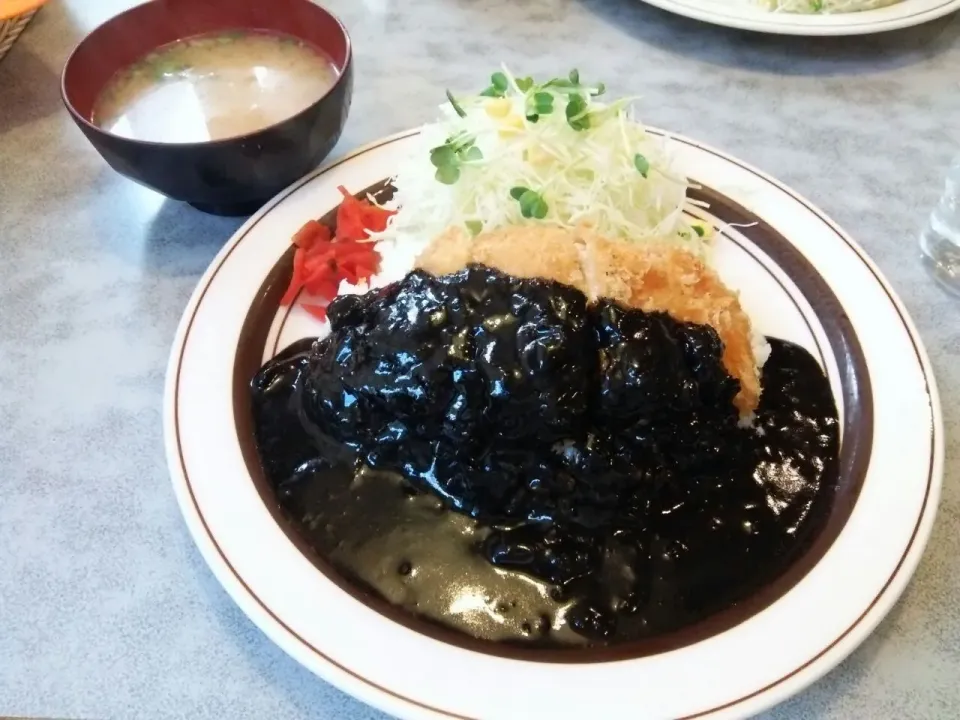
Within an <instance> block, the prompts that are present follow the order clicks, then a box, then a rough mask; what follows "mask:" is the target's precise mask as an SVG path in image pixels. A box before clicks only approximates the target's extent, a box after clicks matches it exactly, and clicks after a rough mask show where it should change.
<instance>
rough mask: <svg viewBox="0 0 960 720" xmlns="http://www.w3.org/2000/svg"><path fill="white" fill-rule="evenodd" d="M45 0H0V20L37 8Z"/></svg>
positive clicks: (24, 13)
mask: <svg viewBox="0 0 960 720" xmlns="http://www.w3.org/2000/svg"><path fill="white" fill-rule="evenodd" d="M45 2H46V0H0V20H9V19H10V18H14V17H17V16H18V15H26V14H27V13H29V12H33V11H34V10H37V9H38V8H39V7H40V6H41V5H43V4H44V3H45Z"/></svg>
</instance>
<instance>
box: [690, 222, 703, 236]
mask: <svg viewBox="0 0 960 720" xmlns="http://www.w3.org/2000/svg"><path fill="white" fill-rule="evenodd" d="M690 227H692V228H693V231H694V232H695V233H696V234H697V235H698V236H699V237H703V235H704V230H703V228H702V227H700V226H699V225H691V226H690Z"/></svg>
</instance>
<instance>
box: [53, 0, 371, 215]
mask: <svg viewBox="0 0 960 720" xmlns="http://www.w3.org/2000/svg"><path fill="white" fill-rule="evenodd" d="M229 30H262V31H274V32H279V33H283V34H286V35H291V36H293V37H296V38H298V39H300V40H302V41H304V42H305V43H308V44H310V45H312V46H313V47H315V48H317V49H319V50H321V51H323V52H324V53H326V55H327V56H329V58H330V60H331V61H332V62H333V64H334V66H335V68H336V69H337V72H338V74H339V78H338V80H337V81H336V82H335V84H334V85H333V87H331V88H330V89H329V90H328V91H327V93H326V94H325V95H323V96H322V97H319V98H317V100H316V101H315V102H313V104H311V105H310V106H309V107H307V108H306V109H305V110H303V111H301V112H300V113H298V114H297V115H294V116H293V117H290V118H288V119H286V120H283V121H281V122H278V123H276V124H274V125H271V126H269V127H266V128H264V129H263V130H258V131H256V132H253V133H249V134H246V135H240V136H236V137H231V138H226V139H223V140H210V141H203V142H192V143H164V142H147V141H143V140H132V139H130V138H126V137H121V136H119V135H115V134H113V133H110V132H107V131H106V130H104V129H102V128H99V127H97V126H96V125H94V124H93V122H92V121H91V118H92V115H93V109H94V103H95V102H96V100H97V98H98V97H99V95H100V93H101V92H102V91H103V89H104V87H105V86H106V85H107V83H108V82H109V81H110V79H111V78H112V77H113V76H114V75H115V74H116V73H117V72H118V71H119V70H121V69H123V68H125V67H127V66H129V65H131V64H133V63H134V62H136V61H137V60H139V59H141V58H142V57H144V56H145V55H147V54H148V53H150V52H152V51H153V50H156V49H157V48H159V47H161V46H163V45H167V44H169V43H172V42H175V41H177V40H182V39H185V38H189V37H193V36H196V35H203V34H206V33H213V32H218V31H229ZM352 89H353V63H352V51H351V44H350V37H349V35H348V34H347V30H346V28H344V26H343V24H342V23H341V22H340V21H339V20H338V19H337V18H336V17H335V16H334V15H332V14H331V13H330V12H328V11H327V10H325V9H323V8H322V7H320V6H318V5H314V4H313V3H312V2H309V0H272V2H263V0H202V2H198V1H197V0H152V2H148V3H146V4H144V5H139V6H137V7H134V8H132V9H131V10H128V11H126V12H124V13H122V14H120V15H117V16H116V17H114V18H112V19H110V20H108V21H107V22H105V23H104V24H103V25H101V26H100V27H98V28H97V29H96V30H94V31H93V32H91V33H90V34H89V35H88V36H87V37H86V38H84V39H83V40H82V41H81V42H80V44H79V45H78V46H77V47H76V49H74V51H73V53H72V54H71V55H70V57H69V59H68V60H67V63H66V65H65V66H64V68H63V76H62V79H61V93H62V96H63V102H64V104H65V105H66V107H67V110H68V111H69V112H70V115H71V116H72V117H73V120H74V122H76V123H77V126H78V127H79V128H80V130H81V131H83V134H84V135H86V136H87V139H89V140H90V142H91V143H92V144H93V146H94V147H95V148H96V149H97V152H99V153H100V155H102V156H103V159H104V160H106V161H107V163H108V164H109V165H110V166H111V167H112V168H113V169H114V170H116V171H117V172H119V173H120V174H121V175H125V176H126V177H128V178H130V179H131V180H134V181H136V182H138V183H140V184H142V185H146V186H147V187H149V188H151V189H153V190H156V191H157V192H159V193H162V194H164V195H166V196H168V197H171V198H174V199H175V200H182V201H184V202H187V203H190V204H191V205H193V206H194V207H196V208H197V209H199V210H202V211H204V212H210V213H215V214H218V215H247V214H250V213H252V212H254V211H255V210H256V209H257V208H259V207H260V206H261V205H262V204H263V203H265V202H266V201H267V200H269V199H270V198H271V197H273V196H274V195H275V194H276V193H278V192H279V191H280V190H282V189H283V188H284V187H286V186H287V185H289V184H290V183H292V182H293V181H294V180H296V179H298V178H300V177H302V176H303V175H305V174H306V173H308V172H309V171H310V170H312V169H313V168H314V167H316V166H317V165H318V164H319V163H320V162H321V161H322V160H323V159H324V158H325V157H326V156H327V155H328V154H329V153H330V151H331V150H332V149H333V146H334V145H336V143H337V140H338V139H339V138H340V133H341V132H342V130H343V125H344V123H345V122H346V119H347V113H348V111H349V109H350V98H351V94H352Z"/></svg>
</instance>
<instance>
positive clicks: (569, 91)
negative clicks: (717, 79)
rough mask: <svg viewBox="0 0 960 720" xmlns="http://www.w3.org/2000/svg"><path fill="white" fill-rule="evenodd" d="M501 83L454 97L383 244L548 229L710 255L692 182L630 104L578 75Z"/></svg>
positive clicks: (430, 132) (405, 173) (425, 135)
mask: <svg viewBox="0 0 960 720" xmlns="http://www.w3.org/2000/svg"><path fill="white" fill-rule="evenodd" d="M491 80H492V81H493V85H491V87H490V88H488V89H487V90H486V91H484V92H485V94H479V95H472V96H463V97H456V98H454V97H453V96H449V97H450V102H447V103H445V104H444V105H442V106H441V107H440V114H441V116H440V119H439V120H438V121H437V122H434V123H431V124H428V125H426V126H424V127H423V128H422V130H421V132H420V135H419V140H418V142H417V143H416V148H415V150H414V151H413V152H412V153H411V155H410V156H409V157H408V158H407V159H406V160H405V161H404V162H403V163H401V165H400V167H399V169H398V172H397V174H396V176H395V177H394V178H393V184H394V186H395V187H396V194H395V196H394V198H393V200H392V201H391V202H390V203H388V206H389V207H391V208H392V209H397V210H398V212H397V214H396V215H394V216H393V217H392V218H391V219H390V222H389V224H388V226H387V228H386V230H385V231H384V232H382V233H375V234H373V235H372V237H374V238H376V239H378V240H398V239H401V238H402V239H403V240H404V241H405V243H408V242H411V241H412V242H413V243H414V244H416V245H422V244H423V243H426V242H429V241H430V240H431V239H432V238H434V237H435V236H436V235H438V234H439V233H441V232H442V231H443V230H445V229H446V228H448V227H450V226H455V225H460V226H463V227H465V228H467V229H468V230H469V231H470V232H472V233H474V234H476V233H477V232H480V231H482V230H492V229H495V228H499V227H503V226H508V225H522V224H533V223H549V224H552V225H559V226H561V227H568V228H572V227H577V226H589V227H591V228H592V229H594V230H596V231H597V232H599V233H601V234H603V235H606V236H608V237H615V238H623V239H625V240H631V241H645V240H653V239H659V240H663V239H667V240H670V241H672V242H676V243H678V244H682V245H683V246H684V247H686V248H687V249H689V250H692V251H694V252H696V253H698V254H703V252H704V249H705V247H706V242H707V240H708V239H709V232H708V229H707V228H706V227H705V226H703V225H702V224H700V223H696V222H694V221H692V220H690V218H689V217H684V214H683V209H684V206H685V203H686V190H687V185H688V183H687V179H686V178H685V177H684V176H683V175H682V174H679V173H677V172H676V171H674V170H673V168H672V163H671V159H670V156H669V154H668V152H667V147H666V146H667V142H666V141H665V140H664V139H662V138H660V137H657V136H654V135H651V134H649V133H648V132H647V131H646V130H645V129H644V127H643V125H641V124H640V123H639V122H637V121H636V120H634V118H633V115H632V112H631V109H630V103H631V100H630V99H621V100H617V101H614V102H612V103H609V104H605V103H602V102H600V101H598V100H597V99H596V98H597V96H598V95H600V94H602V93H603V91H604V90H603V86H602V85H598V86H589V85H584V84H581V83H580V79H579V75H578V74H577V72H576V71H575V70H574V71H572V72H571V73H570V77H569V80H567V79H555V80H551V81H548V82H546V83H542V84H535V83H534V82H533V81H532V79H530V78H517V77H515V76H513V75H512V74H511V73H510V72H509V71H508V70H507V68H503V72H502V73H495V74H494V75H493V76H492V78H491ZM548 96H549V97H548ZM577 128H581V129H577ZM525 191H529V192H528V193H526V194H525ZM511 193H513V194H511Z"/></svg>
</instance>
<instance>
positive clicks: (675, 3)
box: [643, 0, 960, 35]
mask: <svg viewBox="0 0 960 720" xmlns="http://www.w3.org/2000/svg"><path fill="white" fill-rule="evenodd" d="M643 1H644V2H646V3H649V4H650V5H654V6H656V7H658V8H660V9H662V10H667V11H669V12H672V13H676V14H677V15H684V16H686V17H689V18H693V19H694V20H702V21H703V22H708V23H712V24H714V25H725V26H726V27H732V28H740V29H741V30H755V31H757V32H766V33H774V34H777V35H869V34H871V33H878V32H886V31H887V30H897V29H899V28H905V27H911V26H913V25H920V24H921V23H925V22H929V21H931V20H935V19H937V18H940V17H943V16H944V15H949V14H950V13H952V12H955V11H956V10H958V9H960V0H903V2H899V3H897V4H896V5H890V6H888V7H883V8H878V9H876V10H864V11H862V12H854V13H837V14H831V15H821V14H817V15H801V14H794V13H782V12H769V11H767V10H764V9H763V8H762V7H758V6H757V5H755V4H753V3H752V1H751V0H643Z"/></svg>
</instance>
